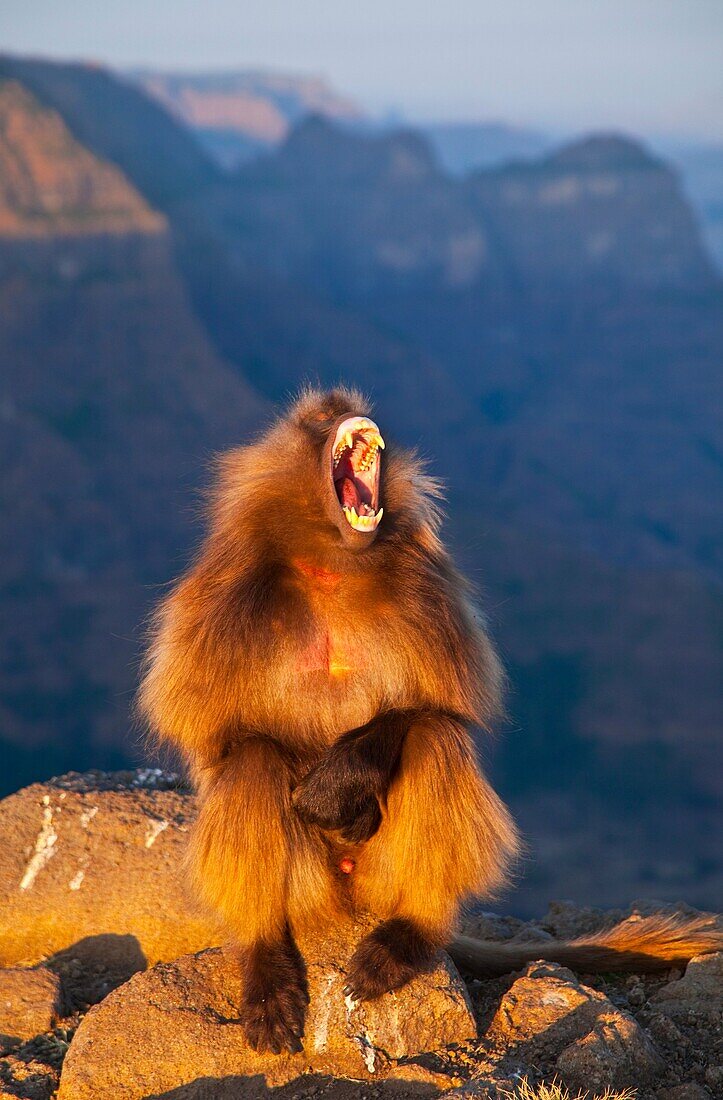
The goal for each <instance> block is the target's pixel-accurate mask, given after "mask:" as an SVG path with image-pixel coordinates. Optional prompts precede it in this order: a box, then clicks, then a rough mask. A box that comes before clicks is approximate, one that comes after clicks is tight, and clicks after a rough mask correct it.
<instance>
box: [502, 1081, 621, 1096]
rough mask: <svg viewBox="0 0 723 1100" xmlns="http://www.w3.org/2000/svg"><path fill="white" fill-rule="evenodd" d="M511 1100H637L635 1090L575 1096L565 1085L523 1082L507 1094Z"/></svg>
mask: <svg viewBox="0 0 723 1100" xmlns="http://www.w3.org/2000/svg"><path fill="white" fill-rule="evenodd" d="M507 1095H508V1097H509V1100H635V1097H636V1096H637V1093H636V1091H635V1089H623V1090H622V1092H616V1091H614V1090H613V1089H609V1088H608V1089H605V1091H604V1092H602V1093H597V1094H595V1096H593V1095H592V1094H591V1093H589V1092H578V1093H576V1094H575V1095H574V1096H573V1095H572V1094H571V1093H570V1092H569V1091H568V1090H567V1089H566V1088H565V1086H564V1085H560V1084H557V1083H556V1082H555V1081H553V1082H552V1083H551V1084H549V1085H531V1084H530V1083H529V1082H528V1081H526V1080H525V1081H521V1082H520V1084H519V1085H518V1086H517V1088H516V1089H515V1091H514V1092H510V1093H508V1094H507Z"/></svg>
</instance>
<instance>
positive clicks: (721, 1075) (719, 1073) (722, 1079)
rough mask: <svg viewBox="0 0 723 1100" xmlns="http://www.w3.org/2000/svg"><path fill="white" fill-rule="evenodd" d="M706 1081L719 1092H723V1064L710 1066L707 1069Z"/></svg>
mask: <svg viewBox="0 0 723 1100" xmlns="http://www.w3.org/2000/svg"><path fill="white" fill-rule="evenodd" d="M705 1083H706V1085H709V1086H710V1087H711V1088H712V1089H716V1090H717V1091H718V1092H719V1093H723V1066H721V1065H718V1066H708V1068H707V1070H706V1071H705Z"/></svg>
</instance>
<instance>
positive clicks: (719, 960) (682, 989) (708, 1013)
mask: <svg viewBox="0 0 723 1100" xmlns="http://www.w3.org/2000/svg"><path fill="white" fill-rule="evenodd" d="M721 989H723V951H718V952H716V953H715V954H712V955H699V956H698V957H697V958H695V959H691V960H690V962H689V963H688V965H687V967H686V969H685V974H684V975H683V977H682V978H679V979H678V980H677V981H674V982H668V984H667V985H664V986H663V988H662V989H659V990H658V992H657V993H655V994H654V995H653V996H652V997H651V998H650V1003H651V1006H652V1007H654V1009H655V1011H656V1012H661V1013H663V1014H664V1015H666V1016H670V1017H672V1018H674V1019H676V1018H677V1019H680V1020H682V1021H683V1022H688V1023H690V1024H692V1025H694V1026H698V1025H702V1024H705V1023H706V1022H707V1023H710V1024H712V1025H715V1026H718V1027H719V1026H720V1025H721V1023H723V1006H722V1005H721Z"/></svg>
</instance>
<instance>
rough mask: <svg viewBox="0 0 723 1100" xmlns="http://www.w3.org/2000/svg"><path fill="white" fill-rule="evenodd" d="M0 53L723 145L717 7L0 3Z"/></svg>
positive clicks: (426, 111)
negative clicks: (326, 88)
mask: <svg viewBox="0 0 723 1100" xmlns="http://www.w3.org/2000/svg"><path fill="white" fill-rule="evenodd" d="M0 46H1V47H2V48H3V49H7V50H12V51H16V52H23V53H36V54H42V55H47V56H54V57H75V58H78V57H82V58H92V59H94V60H101V61H107V62H109V63H111V64H114V65H138V64H143V65H156V66H159V67H162V68H184V69H218V68H235V67H263V68H279V69H284V70H292V71H295V72H312V73H321V74H324V75H326V76H327V77H328V78H329V79H330V80H331V81H332V83H333V84H334V85H335V86H336V87H338V88H339V89H341V90H342V91H345V92H348V93H350V94H351V95H352V96H354V97H356V98H357V99H359V100H360V101H361V102H362V103H363V104H364V105H365V106H367V107H368V108H371V109H373V110H375V111H384V110H387V109H389V108H397V109H399V110H400V111H402V112H403V113H404V114H405V115H406V116H407V117H410V118H416V119H419V118H452V117H462V118H468V119H478V118H502V119H506V120H510V121H513V122H518V123H531V124H537V125H544V126H547V127H554V128H556V129H571V128H578V127H585V126H597V127H600V126H603V127H604V126H610V127H613V126H614V127H624V128H627V129H630V130H636V131H638V132H645V133H651V132H673V133H677V134H688V135H695V136H703V137H710V138H715V139H717V140H723V0H500V2H496V3H489V2H486V0H437V2H436V3H422V2H420V0H286V2H284V3H281V2H279V0H205V2H204V3H190V2H189V0H122V2H118V0H116V2H114V0H0Z"/></svg>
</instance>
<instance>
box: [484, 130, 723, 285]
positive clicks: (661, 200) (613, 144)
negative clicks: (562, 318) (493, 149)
mask: <svg viewBox="0 0 723 1100" xmlns="http://www.w3.org/2000/svg"><path fill="white" fill-rule="evenodd" d="M467 186H468V190H469V194H470V196H471V198H472V202H473V203H474V205H475V206H476V208H477V209H478V211H479V214H480V216H481V218H482V219H483V220H484V221H485V223H486V224H487V225H488V226H489V228H490V232H491V233H492V234H493V235H494V237H495V239H496V241H497V243H498V246H499V249H500V255H501V256H502V257H503V258H504V261H505V262H506V263H507V264H508V265H509V270H510V274H511V275H512V277H514V278H516V279H519V280H521V281H522V282H523V283H525V284H529V285H532V286H535V285H537V284H540V283H542V284H544V283H545V282H546V281H552V282H560V283H566V282H576V281H580V280H583V281H591V282H592V281H598V282H603V283H608V284H610V283H613V284H617V285H622V286H626V287H628V286H632V287H637V288H650V289H657V290H660V289H671V288H677V289H683V290H686V291H688V292H690V291H695V290H700V289H703V290H704V289H706V288H709V287H710V286H711V285H712V284H713V283H714V281H715V277H714V275H713V270H712V267H711V264H710V262H709V260H708V257H707V256H706V254H705V252H704V250H703V248H702V245H701V241H700V236H699V232H698V227H697V225H696V223H695V221H694V218H693V215H692V213H691V211H690V209H689V207H688V204H687V203H686V202H685V201H684V199H683V194H682V189H681V186H680V183H679V180H678V179H677V178H676V176H675V175H674V173H673V172H672V170H671V169H670V168H669V167H668V166H667V165H664V164H663V163H662V162H661V161H659V160H656V159H655V158H653V157H652V156H650V155H648V154H647V153H646V152H645V151H644V150H643V149H642V147H641V146H640V145H638V144H637V143H636V142H633V141H630V140H629V139H625V138H619V137H614V136H610V137H606V136H598V137H593V138H588V139H586V140H584V141H579V142H575V143H574V144H572V145H569V146H567V147H566V148H564V149H561V150H560V151H559V152H556V153H554V154H553V155H551V156H548V157H546V158H544V159H542V160H539V161H535V162H532V163H528V164H520V165H517V166H515V165H511V166H509V167H507V168H500V169H499V170H496V171H492V172H482V173H477V174H476V175H474V176H473V177H472V178H471V179H470V180H469V182H468V185H467Z"/></svg>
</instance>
